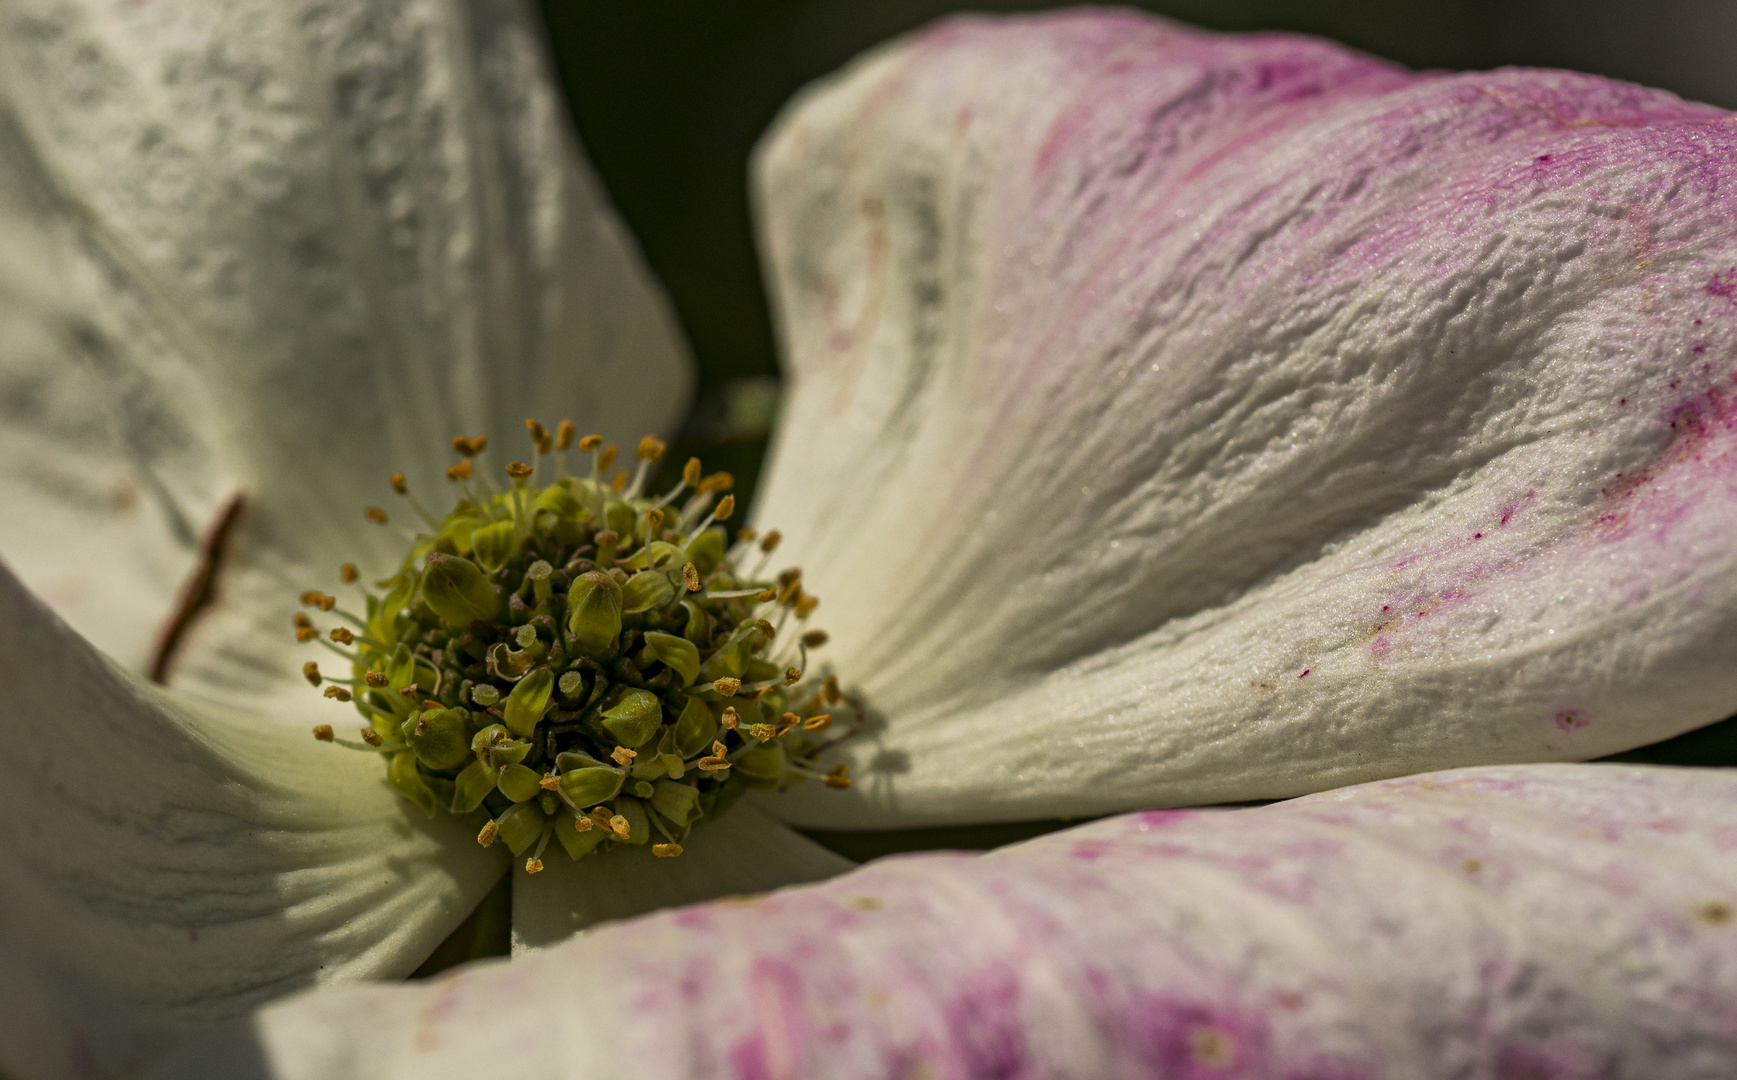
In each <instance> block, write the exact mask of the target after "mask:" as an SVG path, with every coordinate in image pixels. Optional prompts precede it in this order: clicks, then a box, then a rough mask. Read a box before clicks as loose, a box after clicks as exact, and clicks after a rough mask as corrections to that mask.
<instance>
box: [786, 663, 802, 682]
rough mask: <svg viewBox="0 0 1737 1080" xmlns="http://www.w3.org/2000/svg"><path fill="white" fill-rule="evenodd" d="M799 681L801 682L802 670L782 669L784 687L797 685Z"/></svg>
mask: <svg viewBox="0 0 1737 1080" xmlns="http://www.w3.org/2000/svg"><path fill="white" fill-rule="evenodd" d="M801 681H802V669H801V668H793V667H791V668H785V669H784V685H785V686H795V685H796V684H797V683H799V682H801Z"/></svg>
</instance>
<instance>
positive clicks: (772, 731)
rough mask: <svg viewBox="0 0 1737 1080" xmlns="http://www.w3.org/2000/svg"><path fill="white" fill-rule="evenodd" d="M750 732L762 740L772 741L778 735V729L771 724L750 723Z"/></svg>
mask: <svg viewBox="0 0 1737 1080" xmlns="http://www.w3.org/2000/svg"><path fill="white" fill-rule="evenodd" d="M748 734H749V735H751V736H752V737H754V738H756V739H759V740H760V741H761V742H770V741H771V740H772V739H773V738H775V737H776V736H777V734H778V731H777V729H776V728H774V727H773V726H772V725H771V724H749V725H748Z"/></svg>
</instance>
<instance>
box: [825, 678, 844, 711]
mask: <svg viewBox="0 0 1737 1080" xmlns="http://www.w3.org/2000/svg"><path fill="white" fill-rule="evenodd" d="M821 693H822V694H825V695H826V703H827V704H828V705H837V704H838V703H839V702H841V701H843V700H844V693H843V692H842V691H840V690H839V688H838V676H837V675H828V676H827V677H826V682H825V684H823V685H822V687H821Z"/></svg>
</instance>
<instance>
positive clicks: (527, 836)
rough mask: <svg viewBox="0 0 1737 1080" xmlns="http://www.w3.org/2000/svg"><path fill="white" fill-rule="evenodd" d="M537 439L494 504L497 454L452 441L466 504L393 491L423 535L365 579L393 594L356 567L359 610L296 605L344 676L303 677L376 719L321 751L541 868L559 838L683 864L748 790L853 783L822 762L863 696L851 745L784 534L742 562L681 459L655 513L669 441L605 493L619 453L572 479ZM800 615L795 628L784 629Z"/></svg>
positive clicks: (650, 449) (696, 472)
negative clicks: (443, 510) (434, 504)
mask: <svg viewBox="0 0 1737 1080" xmlns="http://www.w3.org/2000/svg"><path fill="white" fill-rule="evenodd" d="M526 430H527V431H528V432H529V433H530V435H531V439H532V442H533V443H534V444H535V447H536V452H537V457H536V458H535V459H534V460H535V464H534V465H521V464H520V463H518V462H513V463H512V464H510V465H508V466H507V467H506V468H507V474H508V476H509V477H510V478H511V480H512V482H511V484H509V485H506V487H505V490H504V491H502V490H500V485H499V484H498V483H497V484H495V485H490V484H489V482H488V480H487V478H486V477H485V476H484V475H483V474H482V473H479V472H477V470H476V469H474V468H473V464H472V459H473V458H475V457H476V455H478V454H480V453H482V452H483V449H484V447H485V445H486V442H487V440H486V439H485V438H484V437H482V436H477V437H475V438H464V437H460V438H458V439H455V440H454V441H453V448H454V451H455V452H456V453H458V454H459V455H460V460H459V461H458V463H457V464H455V465H454V466H452V468H450V469H448V470H447V476H448V478H449V479H450V480H452V481H453V485H454V486H453V488H452V489H451V490H453V491H454V493H455V495H456V496H457V497H456V499H455V503H454V505H453V507H452V509H451V511H450V512H449V513H448V514H447V515H446V516H445V517H444V518H441V519H439V520H436V519H435V517H434V516H433V515H432V514H430V513H429V512H428V510H427V508H426V507H424V506H423V504H422V503H420V502H419V501H417V500H416V499H415V497H414V496H412V495H411V494H410V488H409V484H408V482H407V481H405V480H404V478H403V477H402V475H400V474H394V476H393V477H392V481H391V483H392V487H393V490H394V491H396V492H397V493H398V494H399V495H400V496H402V497H404V498H405V499H406V500H407V503H408V504H409V505H410V507H411V509H413V510H415V511H416V513H417V515H418V516H420V517H421V519H422V520H423V521H424V522H425V523H426V524H427V526H428V528H427V531H425V532H422V533H420V534H417V535H415V537H414V539H413V540H411V541H410V542H409V549H408V551H407V552H406V554H405V556H404V558H403V561H402V562H401V563H400V564H399V565H398V566H397V567H396V570H395V571H394V572H391V573H390V574H388V575H387V576H386V577H385V578H384V579H383V580H378V581H377V582H376V583H375V588H376V589H378V590H384V593H383V594H382V593H378V592H370V591H368V590H367V588H366V587H365V586H363V585H362V584H360V582H361V580H362V575H361V572H360V571H359V570H357V569H356V568H354V566H353V565H351V564H345V566H346V569H345V570H344V571H343V573H342V574H341V575H340V576H341V578H342V580H343V582H344V584H345V585H346V586H349V587H351V588H353V589H354V590H355V591H356V592H358V593H361V594H362V597H361V599H360V600H358V601H355V602H351V601H347V600H340V599H339V598H338V597H334V596H330V595H328V594H326V593H323V592H319V591H313V590H310V591H308V592H306V593H304V594H302V596H301V599H302V601H303V603H304V605H305V606H306V607H307V608H309V609H310V610H311V612H312V614H313V615H314V616H316V617H317V616H318V615H319V614H320V613H327V612H329V613H332V615H333V618H341V619H342V621H343V623H345V624H346V625H340V626H332V625H324V626H321V625H316V623H315V622H314V619H313V618H310V617H309V613H308V612H303V613H299V614H298V615H297V616H296V619H295V629H296V636H297V638H298V640H302V641H317V640H325V639H329V641H330V642H335V643H337V644H336V645H331V646H330V647H331V648H333V649H336V651H338V652H340V653H343V655H344V657H345V660H346V663H347V665H348V666H349V668H350V670H348V671H345V672H339V673H337V674H338V675H341V676H345V677H335V676H334V675H333V674H329V673H328V672H326V671H322V670H321V669H320V667H319V665H318V664H316V663H313V662H309V663H308V664H306V665H304V666H303V669H302V674H303V676H304V678H306V679H307V681H308V682H309V683H311V684H313V685H315V686H318V687H321V688H322V689H323V690H324V692H325V693H326V694H327V696H328V697H329V698H330V699H331V700H332V701H335V702H347V703H349V704H350V707H353V708H356V709H358V710H359V711H360V712H361V713H362V714H363V716H364V718H365V721H366V726H364V727H363V728H362V729H361V734H362V741H361V742H360V743H358V742H354V741H352V740H347V739H340V738H338V737H337V736H336V735H335V734H334V733H333V730H332V727H331V725H327V724H322V725H319V726H318V727H316V728H315V735H316V737H317V738H320V739H322V740H325V741H331V742H335V743H336V744H338V745H342V746H345V747H349V748H352V749H356V750H365V751H368V752H371V753H377V754H379V756H380V757H381V758H382V759H383V763H384V764H385V767H386V773H387V781H388V783H389V784H390V786H391V787H392V788H393V790H394V791H396V792H398V793H399V794H400V795H402V796H403V797H404V798H406V799H408V800H410V801H411V802H413V803H415V804H416V805H417V806H418V807H420V808H421V809H422V810H423V811H424V812H426V813H429V814H431V815H432V814H437V813H443V812H444V813H451V814H455V815H458V816H461V817H464V818H467V819H468V820H469V821H471V823H472V824H473V825H475V826H476V827H477V828H478V830H479V831H478V833H477V841H478V843H480V844H482V845H483V846H485V847H486V846H489V845H490V844H492V843H493V842H494V840H495V839H497V838H499V839H501V840H504V841H505V842H506V846H507V847H508V848H509V849H511V850H512V851H513V853H514V855H515V856H517V857H523V858H525V864H526V869H527V871H528V872H532V873H535V872H537V871H539V870H540V869H541V868H542V865H543V862H542V859H543V855H544V852H545V850H546V849H547V847H548V846H549V841H550V840H551V839H557V840H559V841H560V847H561V848H562V849H563V850H565V851H566V852H567V854H568V856H569V857H571V858H575V859H576V858H581V857H583V856H585V855H587V854H589V853H590V852H592V851H594V850H598V849H599V848H603V847H614V846H620V845H627V846H634V847H638V846H650V847H651V848H652V850H653V852H654V853H655V854H657V855H659V856H662V857H669V856H673V855H679V854H680V853H681V851H682V847H683V844H684V843H685V842H686V840H687V836H688V833H689V831H690V830H691V829H692V828H693V827H694V826H695V825H698V824H700V823H702V822H704V821H707V820H709V819H711V818H715V817H717V816H719V815H720V814H722V813H724V812H725V811H726V810H727V809H728V808H729V806H730V805H731V804H732V803H733V802H734V801H735V799H736V797H737V796H738V795H740V794H741V793H742V791H744V790H746V789H747V788H750V787H755V788H765V789H778V788H783V787H788V786H789V785H791V784H793V783H797V782H799V781H802V780H805V779H812V780H819V781H823V782H825V783H826V784H827V786H829V787H842V786H848V784H849V779H848V774H846V773H843V772H841V771H840V770H838V769H834V770H832V771H831V772H825V771H823V767H822V766H820V765H818V764H817V762H818V760H819V756H820V755H821V754H822V753H824V752H825V751H826V750H828V749H830V748H831V747H832V746H834V745H836V744H837V743H838V742H840V741H842V740H843V739H844V738H848V737H849V736H850V735H852V734H854V733H855V731H856V729H857V728H858V727H860V724H861V717H862V712H861V708H860V706H859V705H857V704H856V703H855V700H854V699H851V700H850V702H849V703H848V704H849V708H850V709H852V710H853V711H854V713H855V718H856V719H855V723H854V724H853V725H852V726H850V727H848V728H844V730H843V733H842V734H839V733H838V730H837V729H835V728H834V727H833V720H832V716H833V713H834V712H835V711H836V707H837V706H838V704H839V702H840V700H841V698H842V696H843V695H842V694H841V692H840V691H839V690H838V688H837V684H836V682H835V681H834V680H833V679H832V678H831V677H830V676H826V681H825V682H824V683H822V682H819V681H818V673H817V677H816V679H815V680H812V681H811V680H810V678H809V675H808V672H807V668H808V650H809V649H812V648H818V647H819V646H820V644H822V643H823V642H824V634H823V633H821V632H819V631H814V630H809V629H807V628H806V626H805V625H804V619H805V618H806V616H807V614H808V613H810V612H812V611H813V608H814V604H815V603H817V601H815V600H814V599H813V597H811V596H809V595H808V594H806V593H804V592H803V591H802V588H801V575H800V573H798V572H790V571H787V572H785V573H782V574H780V575H779V576H778V577H777V578H768V577H766V576H764V575H763V574H762V570H761V567H763V566H764V556H765V555H766V554H767V553H769V552H770V551H771V549H772V548H773V547H775V546H776V545H777V534H776V533H768V534H767V535H766V538H765V539H764V540H762V541H760V542H759V543H758V544H755V543H754V542H753V541H754V539H755V537H754V534H753V533H752V532H751V531H745V532H744V533H743V537H742V543H741V544H739V545H738V546H737V547H736V548H735V549H734V550H732V549H731V548H730V545H729V538H728V535H727V534H726V532H725V529H724V527H723V526H722V525H721V524H718V523H719V522H722V521H725V520H727V519H728V518H730V517H731V516H732V514H733V513H734V510H735V500H734V498H733V497H730V496H725V497H723V498H722V499H719V498H718V496H719V494H720V493H722V492H724V491H727V490H728V489H729V488H730V486H731V483H732V481H731V478H730V477H729V475H728V474H727V473H715V474H713V475H711V476H706V475H704V474H703V473H702V471H701V467H700V463H699V462H698V460H690V461H689V462H688V463H687V465H686V467H685V468H684V469H683V470H682V474H681V481H680V483H678V484H677V485H676V486H675V487H674V488H673V489H671V490H669V491H668V492H667V493H665V494H663V495H662V496H655V495H653V494H648V493H647V492H646V491H645V490H644V489H645V487H646V486H647V481H648V480H649V479H650V477H651V466H652V465H653V464H654V463H655V462H656V461H657V460H658V459H659V458H660V457H661V456H662V455H663V454H664V453H665V451H666V448H665V447H664V445H663V443H662V442H661V441H659V440H657V439H650V438H648V439H645V440H641V442H640V443H639V444H638V446H637V447H636V449H635V454H634V456H635V457H636V458H637V459H638V464H637V466H636V467H635V471H634V472H633V473H632V475H631V476H630V475H629V474H628V473H626V472H622V473H619V474H616V475H614V476H613V477H611V476H610V468H611V466H612V465H613V464H614V459H615V457H616V449H615V447H614V446H612V445H606V444H604V443H603V441H602V439H601V438H600V437H597V436H587V437H586V438H584V439H580V440H578V443H579V449H580V450H581V451H585V452H588V453H593V454H594V455H595V457H594V458H593V459H592V462H591V464H590V467H589V469H588V470H587V472H588V475H580V476H574V475H571V474H569V473H568V471H567V470H568V467H569V466H568V464H567V461H566V458H565V455H562V454H556V453H555V451H556V450H557V448H558V449H560V450H562V451H565V450H566V449H567V448H568V447H569V446H570V445H572V443H573V442H574V441H575V440H574V435H575V434H576V433H575V431H574V429H573V426H572V424H570V423H566V422H563V423H562V425H561V426H560V427H559V428H558V429H557V430H556V433H555V434H554V435H551V434H550V433H549V431H548V430H547V429H545V428H543V427H542V425H541V424H540V423H538V422H537V421H535V420H531V421H528V422H527V423H526ZM496 475H497V476H498V475H499V474H496ZM684 500H685V501H684ZM714 500H717V501H716V504H715V505H714ZM368 516H369V517H370V518H371V519H373V520H376V521H378V522H380V523H381V524H385V514H384V513H383V512H379V511H378V510H372V509H371V510H370V512H369V514H368ZM405 531H406V532H408V530H405ZM756 563H757V564H759V565H758V566H752V565H750V564H756ZM773 604H776V605H777V606H775V607H774V606H769V605H773ZM792 616H794V621H795V622H796V623H797V626H796V627H795V629H794V632H792V633H789V634H780V633H778V631H782V630H783V629H784V627H785V625H786V622H787V621H789V620H790V619H791V617H792ZM773 621H776V622H777V628H776V630H775V628H774V626H773ZM775 638H777V639H778V640H775ZM338 645H344V646H349V647H350V648H349V649H342V648H338ZM823 710H825V711H823ZM768 717H779V718H780V719H779V720H778V721H777V722H776V723H772V722H769V721H768ZM841 727H843V725H841ZM823 732H830V734H829V736H828V738H827V739H825V740H824V741H821V740H819V739H815V738H810V736H819V735H820V734H821V733H823ZM654 841H657V842H656V843H654Z"/></svg>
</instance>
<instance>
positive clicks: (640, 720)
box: [603, 689, 663, 749]
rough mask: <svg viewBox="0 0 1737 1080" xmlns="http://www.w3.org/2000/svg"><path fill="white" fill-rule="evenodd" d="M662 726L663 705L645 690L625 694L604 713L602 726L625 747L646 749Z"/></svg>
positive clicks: (624, 692) (630, 691) (625, 692)
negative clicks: (647, 741)
mask: <svg viewBox="0 0 1737 1080" xmlns="http://www.w3.org/2000/svg"><path fill="white" fill-rule="evenodd" d="M662 723H663V705H662V703H660V702H659V701H658V700H657V695H655V694H651V693H647V692H646V691H644V690H631V689H630V690H624V691H622V693H621V696H620V697H618V698H617V699H616V702H615V705H614V706H613V707H611V708H609V709H606V710H605V711H604V713H603V726H604V727H605V728H607V729H608V730H609V733H610V734H611V735H613V736H615V741H616V742H619V743H620V744H621V745H622V746H625V747H628V748H630V749H631V748H633V747H638V746H643V745H645V742H646V740H648V739H650V738H651V737H652V736H653V735H655V734H656V733H657V729H658V727H659V726H660V725H661V724H662Z"/></svg>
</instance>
